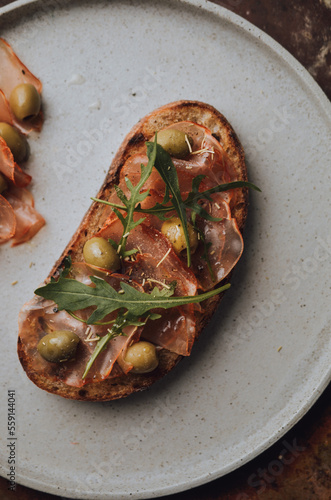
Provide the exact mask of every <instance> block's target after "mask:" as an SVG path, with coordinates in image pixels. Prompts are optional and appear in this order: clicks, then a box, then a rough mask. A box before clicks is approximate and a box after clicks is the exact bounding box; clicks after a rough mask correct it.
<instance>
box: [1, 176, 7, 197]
mask: <svg viewBox="0 0 331 500" xmlns="http://www.w3.org/2000/svg"><path fill="white" fill-rule="evenodd" d="M7 187H8V184H7V181H6V179H5V178H4V176H3V175H1V174H0V194H1V193H3V192H4V191H5V190H6V189H7Z"/></svg>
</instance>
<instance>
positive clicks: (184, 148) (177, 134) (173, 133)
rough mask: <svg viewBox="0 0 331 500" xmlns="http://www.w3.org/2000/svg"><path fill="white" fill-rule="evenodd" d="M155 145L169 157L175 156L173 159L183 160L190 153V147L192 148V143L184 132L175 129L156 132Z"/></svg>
mask: <svg viewBox="0 0 331 500" xmlns="http://www.w3.org/2000/svg"><path fill="white" fill-rule="evenodd" d="M157 143H158V144H160V145H161V146H162V147H163V149H165V150H166V151H167V152H168V153H169V154H170V155H171V156H175V158H185V157H186V156H187V155H188V154H190V152H191V148H190V146H192V144H193V141H192V138H191V137H190V136H189V135H187V134H185V132H182V131H181V130H177V129H175V128H171V129H169V128H168V129H165V130H160V132H158V134H157ZM188 143H189V144H190V146H189V144H188Z"/></svg>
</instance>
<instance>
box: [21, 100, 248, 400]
mask: <svg viewBox="0 0 331 500" xmlns="http://www.w3.org/2000/svg"><path fill="white" fill-rule="evenodd" d="M181 121H191V122H194V123H197V124H199V125H203V126H205V127H207V128H208V129H210V130H211V133H212V134H213V136H214V137H215V138H216V139H217V140H218V141H219V142H220V144H221V145H222V147H223V149H224V150H225V152H226V153H227V155H228V157H229V158H230V160H231V162H232V166H233V169H234V171H235V172H236V176H237V180H243V181H246V180H247V171H246V165H245V157H244V151H243V148H242V146H241V144H240V142H239V139H238V137H237V135H236V133H235V132H234V130H233V128H232V127H231V125H230V124H229V122H228V121H227V120H226V118H225V117H224V116H223V115H222V114H221V113H220V112H218V111H217V110H216V109H215V108H213V107H212V106H210V105H208V104H205V103H203V102H199V101H186V100H181V101H176V102H173V103H171V104H167V105H165V106H162V107H161V108H158V109H156V110H155V111H153V112H151V113H150V114H148V115H147V116H146V117H145V118H143V119H141V120H140V121H139V122H138V123H137V124H136V125H135V126H134V127H133V128H132V130H131V131H130V132H129V133H128V135H127V136H126V137H125V139H124V141H123V143H122V144H121V146H120V148H119V150H118V152H117V153H116V155H115V157H114V159H113V162H112V164H111V166H110V168H109V171H108V173H107V175H106V178H105V181H104V183H103V185H102V187H101V189H100V191H99V193H98V195H97V197H98V198H101V199H105V200H106V199H108V198H109V195H110V193H111V192H112V191H113V190H114V184H116V183H117V182H118V179H119V175H120V171H121V168H122V167H123V165H124V163H125V162H126V160H127V159H128V158H129V157H130V156H132V155H134V154H135V153H136V152H137V151H138V149H139V148H141V145H142V144H143V143H144V142H146V141H149V140H151V138H152V137H153V136H154V134H155V132H157V131H158V130H160V129H162V128H165V127H167V126H169V125H171V124H173V123H176V122H181ZM247 207H248V193H247V190H246V189H240V190H238V194H237V195H236V205H235V206H234V207H233V209H232V211H231V212H232V217H234V218H235V219H236V221H237V225H238V228H239V230H240V231H241V232H242V231H243V228H244V224H245V220H246V216H247ZM103 212H104V205H102V204H101V203H93V204H92V205H91V207H90V209H89V210H88V212H87V213H86V215H85V216H84V218H83V220H82V222H81V224H80V226H79V227H78V229H77V231H76V232H75V234H74V235H73V237H72V239H71V241H70V242H69V244H68V245H67V247H66V249H65V250H64V252H63V253H62V255H61V257H60V258H59V259H58V261H57V262H56V263H55V265H54V267H53V269H52V270H51V272H50V274H49V276H48V278H47V279H46V281H45V282H48V281H49V279H50V277H51V276H53V277H56V276H57V275H58V271H59V268H61V266H62V264H63V261H64V259H65V257H67V256H68V255H70V256H71V259H72V261H73V262H76V261H78V262H79V261H83V247H84V244H85V242H86V241H87V240H88V239H90V238H91V237H92V236H93V235H94V234H95V233H96V232H97V231H98V230H99V229H100V228H101V227H102V224H103V222H104V215H103ZM229 279H230V277H229V276H227V277H226V278H225V280H223V281H222V283H221V285H223V284H225V283H227V282H228V281H229ZM222 296H223V294H220V295H218V296H215V297H212V298H211V299H209V300H207V301H205V302H203V303H202V304H201V305H202V312H201V313H199V316H198V318H197V328H196V339H197V338H198V337H199V335H200V333H201V331H202V330H203V328H204V327H205V326H206V325H207V323H208V322H209V320H210V318H211V316H212V315H213V313H214V312H215V310H216V308H217V306H218V304H219V302H220V301H221V300H222ZM18 355H19V359H20V361H21V364H22V366H23V368H24V370H25V371H26V374H27V375H28V377H29V378H30V379H31V380H32V382H34V383H35V384H36V385H37V386H38V387H40V388H41V389H44V390H46V391H48V392H51V393H54V394H58V395H60V396H62V397H64V398H69V399H75V400H83V401H110V400H113V399H119V398H123V397H126V396H128V395H129V394H131V393H134V392H136V391H141V390H143V389H146V388H147V387H149V386H150V385H151V384H153V383H154V382H156V381H157V380H159V379H161V378H162V377H164V376H165V375H166V374H167V373H168V372H169V371H170V370H171V369H172V368H174V366H175V365H176V364H177V363H178V362H179V361H180V360H181V359H182V356H180V355H177V354H175V353H173V352H170V351H167V350H166V349H162V350H160V352H159V366H158V367H157V369H156V370H154V371H153V372H151V373H146V374H140V375H139V374H132V373H129V374H127V375H123V376H120V377H117V378H115V379H106V380H104V381H102V382H98V383H92V384H86V385H85V386H84V387H82V388H78V387H72V386H69V385H67V384H65V383H64V382H62V381H61V380H59V381H56V382H53V381H51V380H49V379H48V378H47V376H44V375H41V374H38V373H36V372H35V370H34V366H33V359H32V358H31V357H30V356H29V355H28V354H27V349H26V346H25V345H24V343H23V342H22V340H21V338H20V337H19V338H18Z"/></svg>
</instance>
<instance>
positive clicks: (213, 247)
mask: <svg viewBox="0 0 331 500" xmlns="http://www.w3.org/2000/svg"><path fill="white" fill-rule="evenodd" d="M205 208H206V210H207V212H208V213H209V214H210V215H211V216H212V217H219V218H222V220H221V221H215V222H214V221H209V220H205V219H200V218H198V219H197V226H198V228H199V229H200V231H201V232H202V233H203V235H204V239H205V243H206V245H207V248H208V249H207V253H208V259H209V263H210V267H211V271H212V272H210V269H209V268H208V262H207V259H206V258H205V257H204V251H205V249H204V247H203V245H200V246H199V247H198V250H197V251H196V252H195V253H194V254H193V255H192V271H193V272H194V274H195V276H196V277H197V279H198V281H199V284H200V287H201V288H202V290H204V291H207V290H210V289H211V288H213V287H214V286H215V285H217V283H219V282H220V281H222V280H223V279H224V278H225V277H226V276H227V275H228V274H229V273H230V272H231V271H232V269H233V268H234V266H235V265H236V263H237V262H238V260H239V259H240V257H241V254H242V252H243V248H244V244H243V239H242V236H241V233H240V231H239V229H238V226H237V222H236V220H235V219H234V218H232V217H231V212H230V209H229V205H228V204H227V203H226V202H225V201H224V200H223V198H222V197H221V196H219V194H214V195H213V203H211V204H207V206H206V207H205Z"/></svg>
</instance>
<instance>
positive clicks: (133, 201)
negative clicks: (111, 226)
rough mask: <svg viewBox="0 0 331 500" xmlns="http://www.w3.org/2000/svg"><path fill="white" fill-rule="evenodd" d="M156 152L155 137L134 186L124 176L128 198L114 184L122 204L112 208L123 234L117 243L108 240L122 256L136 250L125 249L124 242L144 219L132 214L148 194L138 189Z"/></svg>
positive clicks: (148, 170)
mask: <svg viewBox="0 0 331 500" xmlns="http://www.w3.org/2000/svg"><path fill="white" fill-rule="evenodd" d="M156 153H157V150H156V139H155V142H154V143H152V147H151V150H150V155H149V160H148V163H147V165H146V166H144V165H143V164H141V165H140V169H141V176H140V179H139V181H138V183H137V184H136V186H133V184H132V182H131V181H130V179H128V178H127V177H126V178H125V183H126V186H127V188H128V190H129V191H130V197H129V198H128V197H127V196H126V194H125V193H124V192H123V190H122V189H121V188H120V187H119V186H116V185H115V190H116V193H117V196H118V197H119V199H120V200H121V202H122V203H123V206H121V207H115V206H113V207H112V209H113V211H114V212H115V214H116V215H117V217H118V218H119V220H120V221H121V223H122V226H123V234H122V236H121V239H120V241H119V243H116V241H114V240H112V239H111V238H109V241H110V243H111V244H112V245H113V247H114V248H115V250H116V251H117V253H118V254H119V255H120V256H121V257H123V258H125V257H129V256H130V255H133V254H134V253H136V252H137V251H138V250H137V249H132V250H126V242H127V239H128V236H129V234H130V232H131V231H132V229H134V228H135V227H137V226H139V224H141V223H142V222H144V220H145V218H141V219H139V220H137V221H134V220H133V214H134V211H135V208H136V206H137V205H140V204H141V202H142V201H144V200H145V199H146V198H147V196H148V194H149V191H145V192H144V193H141V192H140V191H141V189H142V187H143V185H144V184H145V182H146V181H147V179H148V178H149V176H150V175H151V172H152V168H153V166H154V163H155V160H156ZM119 208H120V209H121V210H124V211H125V212H127V214H126V217H124V216H123V214H122V213H121V212H120V210H119Z"/></svg>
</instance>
